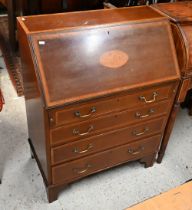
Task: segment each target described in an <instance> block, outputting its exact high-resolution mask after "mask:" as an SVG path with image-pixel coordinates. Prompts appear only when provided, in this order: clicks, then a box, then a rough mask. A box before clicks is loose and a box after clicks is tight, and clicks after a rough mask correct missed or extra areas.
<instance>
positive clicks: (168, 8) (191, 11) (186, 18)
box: [152, 1, 192, 23]
mask: <svg viewBox="0 0 192 210" xmlns="http://www.w3.org/2000/svg"><path fill="white" fill-rule="evenodd" d="M152 7H153V8H156V9H158V10H159V11H161V12H162V13H164V14H165V15H167V16H168V17H169V18H170V19H171V20H172V21H173V22H177V23H183V22H184V23H186V22H188V23H189V22H191V23H192V2H191V1H184V2H174V3H163V4H154V5H152Z"/></svg>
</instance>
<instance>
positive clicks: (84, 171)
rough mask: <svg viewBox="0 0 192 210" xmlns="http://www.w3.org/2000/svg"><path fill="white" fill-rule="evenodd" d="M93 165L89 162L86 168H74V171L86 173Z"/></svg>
mask: <svg viewBox="0 0 192 210" xmlns="http://www.w3.org/2000/svg"><path fill="white" fill-rule="evenodd" d="M91 167H92V165H90V164H87V166H86V168H85V169H81V168H74V169H73V172H74V173H77V174H84V173H86V172H87V171H88V170H89V169H90V168H91Z"/></svg>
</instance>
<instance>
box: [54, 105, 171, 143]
mask: <svg viewBox="0 0 192 210" xmlns="http://www.w3.org/2000/svg"><path fill="white" fill-rule="evenodd" d="M170 105H171V104H170V101H162V102H159V103H158V104H154V105H150V106H146V107H142V108H137V109H133V110H129V111H123V112H119V113H116V114H113V115H108V116H105V117H103V118H102V117H100V118H96V119H90V120H89V121H85V122H82V123H79V124H73V125H71V126H65V127H59V128H54V129H52V130H51V144H56V143H59V142H67V141H72V140H75V139H83V138H86V137H90V136H92V135H96V134H99V133H103V132H106V131H109V130H114V129H117V128H120V127H123V126H126V125H128V124H132V123H140V122H142V121H144V120H149V119H152V118H154V117H158V116H161V115H164V114H167V112H169V110H170ZM165 107H167V108H166V109H165Z"/></svg>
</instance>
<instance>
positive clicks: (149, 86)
mask: <svg viewBox="0 0 192 210" xmlns="http://www.w3.org/2000/svg"><path fill="white" fill-rule="evenodd" d="M18 30H19V43H20V50H21V57H22V63H23V72H22V74H23V82H24V89H25V100H26V111H27V118H28V130H29V143H30V146H31V150H32V153H33V155H34V157H35V158H36V161H37V163H38V166H39V168H40V171H41V173H42V176H43V178H44V182H45V185H46V189H47V194H48V199H49V201H50V202H52V201H54V200H56V199H57V194H58V193H59V191H60V190H61V189H62V188H63V187H64V186H66V185H67V184H69V183H71V182H73V181H75V180H78V179H80V178H83V177H85V176H87V175H90V174H93V173H96V172H99V171H102V170H105V169H108V168H111V167H113V166H116V165H119V164H122V163H126V162H128V161H133V160H140V162H142V163H145V166H146V167H149V166H152V165H153V163H154V161H155V159H156V155H157V153H158V151H159V147H160V144H161V140H162V137H163V135H164V129H165V126H166V124H167V120H168V117H169V115H170V111H171V109H172V106H173V102H174V100H175V96H176V92H177V88H178V85H179V81H180V72H179V67H178V63H177V59H176V52H175V47H174V41H173V38H172V33H171V26H170V23H169V21H168V19H167V18H165V17H163V16H162V15H160V14H159V13H158V12H156V11H154V10H153V9H151V8H150V7H147V6H143V7H136V8H121V9H109V10H97V11H87V12H74V13H67V14H54V15H49V16H47V15H42V16H31V17H21V18H18Z"/></svg>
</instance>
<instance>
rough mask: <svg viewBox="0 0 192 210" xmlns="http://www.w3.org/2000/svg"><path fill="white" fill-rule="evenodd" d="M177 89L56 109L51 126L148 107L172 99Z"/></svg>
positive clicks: (154, 89) (151, 90)
mask: <svg viewBox="0 0 192 210" xmlns="http://www.w3.org/2000/svg"><path fill="white" fill-rule="evenodd" d="M175 88H176V85H175V83H170V84H166V85H163V86H156V87H150V88H148V89H144V90H139V91H137V92H133V93H129V94H119V95H116V96H111V97H105V98H101V99H97V100H92V101H89V102H86V103H85V102H84V103H78V104H76V105H71V106H68V107H64V108H61V109H55V110H52V111H50V112H49V117H50V124H51V126H53V127H54V126H60V125H64V124H69V123H74V122H81V121H84V120H87V119H90V118H93V117H98V116H100V115H103V114H108V113H112V112H114V111H120V110H126V109H130V108H133V107H141V106H146V105H147V104H152V103H156V102H159V101H162V100H165V99H168V98H171V97H172V96H173V95H174V92H175Z"/></svg>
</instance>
